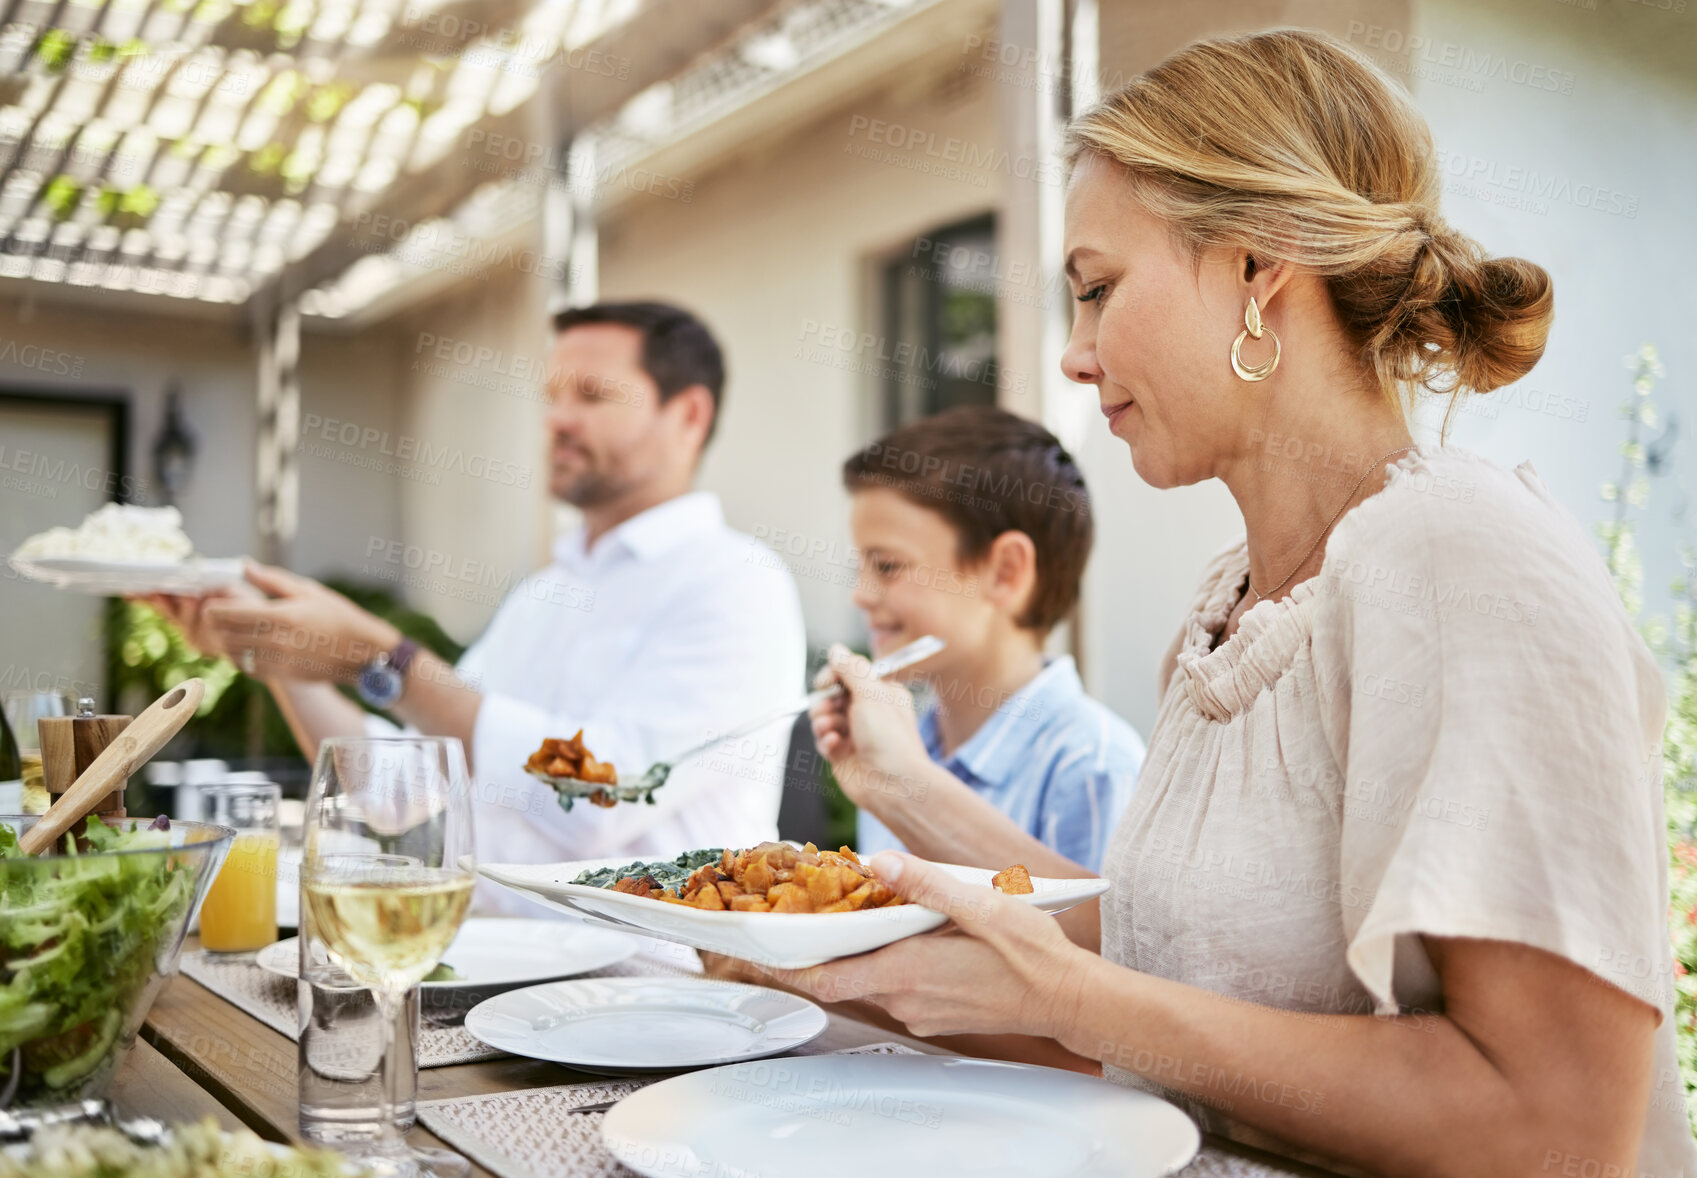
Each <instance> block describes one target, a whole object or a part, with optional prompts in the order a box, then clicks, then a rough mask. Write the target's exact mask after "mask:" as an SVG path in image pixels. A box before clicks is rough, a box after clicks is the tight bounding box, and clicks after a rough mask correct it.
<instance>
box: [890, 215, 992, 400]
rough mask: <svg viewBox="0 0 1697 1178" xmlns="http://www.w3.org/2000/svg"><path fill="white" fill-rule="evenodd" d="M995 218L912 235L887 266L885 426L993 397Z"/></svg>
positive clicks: (990, 216)
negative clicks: (909, 242) (903, 249)
mask: <svg viewBox="0 0 1697 1178" xmlns="http://www.w3.org/2000/svg"><path fill="white" fill-rule="evenodd" d="M995 265H996V219H995V217H994V216H993V215H990V214H986V215H985V216H982V217H975V218H973V219H972V220H970V221H962V222H959V223H958V224H954V225H949V226H946V227H944V228H942V229H937V230H935V231H933V232H931V233H928V234H925V235H923V236H921V237H918V238H916V239H915V240H914V242H913V244H912V246H911V247H909V249H908V250H907V251H905V252H904V253H903V254H902V255H901V256H899V257H897V258H894V259H893V260H891V261H890V262H888V263H886V265H885V267H884V308H885V311H884V315H885V318H884V322H885V338H886V339H887V340H888V343H887V345H886V346H885V348H884V349H883V352H884V357H883V358H884V360H885V377H884V427H885V428H886V429H894V428H895V427H896V426H898V425H901V424H902V423H904V422H908V421H912V420H914V419H915V418H918V417H928V416H930V415H931V414H933V413H939V412H941V411H942V410H944V409H953V408H955V407H956V406H958V405H994V404H995V403H996V379H997V370H996V283H995Z"/></svg>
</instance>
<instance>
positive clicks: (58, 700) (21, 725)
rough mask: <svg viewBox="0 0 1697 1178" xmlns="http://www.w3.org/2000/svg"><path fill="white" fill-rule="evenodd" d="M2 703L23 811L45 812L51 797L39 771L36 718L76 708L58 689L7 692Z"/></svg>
mask: <svg viewBox="0 0 1697 1178" xmlns="http://www.w3.org/2000/svg"><path fill="white" fill-rule="evenodd" d="M5 706H6V723H7V724H10V725H11V726H12V735H13V736H15V737H16V738H17V741H18V759H19V760H20V761H22V762H23V780H24V797H23V812H24V813H25V814H45V813H47V804H48V802H49V801H50V800H51V799H49V798H48V796H47V782H46V780H45V779H44V778H43V776H42V772H41V729H39V728H37V727H36V721H37V720H40V719H41V718H42V717H43V716H74V715H76V714H77V712H76V707H75V705H74V703H73V702H72V700H71V697H70V696H68V695H66V694H65V693H64V692H62V691H8V692H7V693H6V705H5Z"/></svg>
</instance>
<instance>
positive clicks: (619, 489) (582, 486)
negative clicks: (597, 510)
mask: <svg viewBox="0 0 1697 1178" xmlns="http://www.w3.org/2000/svg"><path fill="white" fill-rule="evenodd" d="M629 489H630V487H629V483H628V482H627V481H626V480H624V479H619V478H615V477H613V476H611V475H609V474H607V473H606V472H605V471H601V470H596V469H595V468H593V467H589V468H586V469H584V470H581V471H579V472H578V473H577V474H575V475H569V476H567V477H566V478H565V480H564V481H563V482H562V481H561V480H560V479H559V478H558V477H556V479H555V481H554V486H553V491H554V497H555V498H556V499H561V500H564V501H565V502H567V503H570V504H571V505H572V506H573V507H577V508H584V507H600V506H601V505H602V504H605V503H611V502H612V501H613V500H615V499H617V498H619V497H620V496H621V495H623V494H624V493H625V492H626V491H628V490H629Z"/></svg>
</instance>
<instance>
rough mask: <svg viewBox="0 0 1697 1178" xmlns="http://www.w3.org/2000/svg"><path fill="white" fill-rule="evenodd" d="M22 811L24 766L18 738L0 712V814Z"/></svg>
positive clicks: (3, 712) (2, 712)
mask: <svg viewBox="0 0 1697 1178" xmlns="http://www.w3.org/2000/svg"><path fill="white" fill-rule="evenodd" d="M23 809H24V766H23V757H22V756H21V755H20V754H19V752H18V738H17V737H15V736H13V735H12V726H11V724H9V723H8V722H7V720H6V713H5V711H4V710H0V814H21V813H23Z"/></svg>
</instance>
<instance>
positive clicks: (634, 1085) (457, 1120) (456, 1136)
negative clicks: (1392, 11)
mask: <svg viewBox="0 0 1697 1178" xmlns="http://www.w3.org/2000/svg"><path fill="white" fill-rule="evenodd" d="M794 1054H796V1055H810V1054H821V1053H819V1052H814V1051H809V1049H808V1047H806V1046H804V1047H801V1048H800V1049H798V1050H797V1051H796V1052H794ZM830 1054H835V1055H916V1054H918V1053H917V1052H915V1051H914V1050H913V1048H911V1047H904V1046H902V1045H901V1044H899V1043H870V1044H867V1045H866V1046H864V1047H850V1048H846V1049H845V1050H842V1051H838V1052H832V1053H830ZM666 1078H667V1077H665V1076H655V1077H652V1078H650V1077H647V1076H643V1077H638V1078H632V1079H622V1080H604V1081H595V1082H592V1083H588V1084H559V1085H555V1086H554V1087H551V1088H526V1089H524V1090H522V1091H519V1092H500V1093H495V1094H493V1095H489V1096H463V1097H460V1098H458V1099H456V1100H427V1101H420V1102H419V1105H418V1119H419V1121H420V1122H421V1123H422V1124H423V1125H424V1126H425V1127H426V1128H428V1129H429V1130H430V1131H431V1132H432V1133H434V1134H436V1136H438V1137H440V1138H441V1139H442V1140H443V1141H446V1142H447V1143H448V1144H449V1145H451V1146H453V1147H454V1148H455V1149H457V1150H459V1151H460V1152H461V1153H463V1154H465V1156H466V1157H468V1158H470V1159H471V1160H472V1161H474V1162H476V1163H477V1164H478V1165H480V1166H482V1167H483V1168H484V1169H485V1170H488V1171H489V1172H490V1173H492V1174H498V1175H500V1178H635V1173H636V1172H635V1171H634V1170H630V1169H627V1168H626V1167H624V1166H622V1165H620V1164H619V1163H618V1162H617V1161H615V1160H614V1158H613V1155H612V1154H610V1153H608V1152H607V1149H606V1147H605V1146H603V1145H602V1144H601V1118H602V1116H604V1115H605V1114H603V1113H574V1112H572V1111H571V1110H572V1109H575V1108H582V1107H583V1106H584V1105H586V1104H602V1103H605V1102H606V1101H609V1100H620V1099H622V1098H624V1097H626V1096H629V1095H630V1094H631V1093H632V1092H635V1091H636V1090H637V1089H638V1088H643V1087H646V1086H647V1085H649V1084H652V1083H655V1082H656V1081H658V1080H663V1079H666ZM493 1142H499V1143H500V1144H499V1145H498V1146H497V1145H494V1144H492V1143H493Z"/></svg>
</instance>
